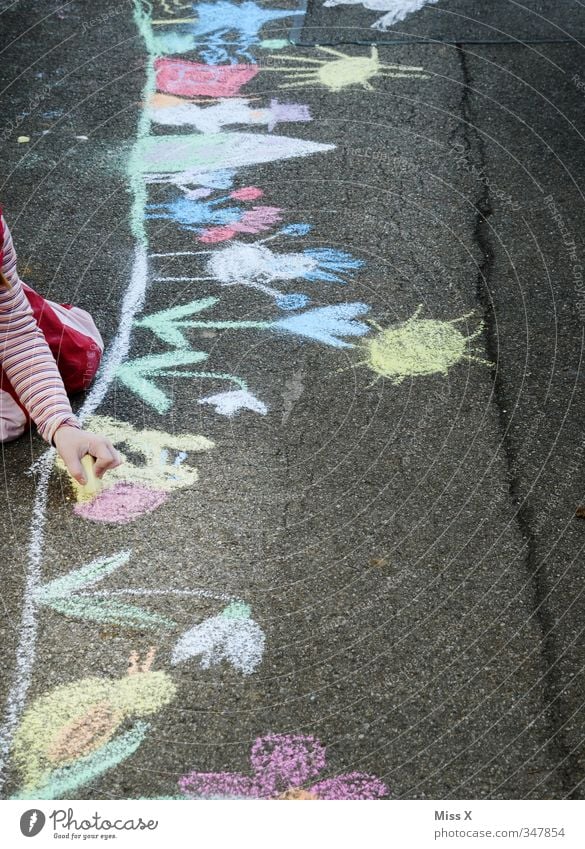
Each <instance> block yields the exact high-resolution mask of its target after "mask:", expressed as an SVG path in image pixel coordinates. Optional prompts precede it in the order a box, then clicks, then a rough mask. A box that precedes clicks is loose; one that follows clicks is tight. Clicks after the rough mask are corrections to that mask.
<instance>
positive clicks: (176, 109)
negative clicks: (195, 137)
mask: <svg viewBox="0 0 585 849" xmlns="http://www.w3.org/2000/svg"><path fill="white" fill-rule="evenodd" d="M250 103H251V101H250V100H249V99H247V98H244V97H234V98H231V99H220V100H219V101H218V102H217V103H216V104H214V105H213V106H205V107H203V106H198V105H197V104H196V103H192V102H189V101H185V100H184V99H183V98H180V97H174V96H172V95H167V94H157V95H154V97H152V98H151V100H150V104H149V109H150V117H151V119H152V120H153V121H154V122H155V123H157V124H166V125H167V126H172V127H188V126H189V127H194V128H195V129H196V130H197V131H198V132H200V133H219V132H220V131H221V130H222V128H223V127H229V126H233V125H235V124H248V125H250V126H266V127H267V128H268V131H269V132H272V131H273V130H274V128H275V127H276V126H277V125H278V124H286V123H293V122H296V121H311V120H312V119H311V113H310V111H309V107H308V106H304V105H303V104H301V103H280V101H278V100H277V99H275V98H272V100H271V101H270V106H268V107H264V108H261V107H258V106H256V107H255V106H251V105H250Z"/></svg>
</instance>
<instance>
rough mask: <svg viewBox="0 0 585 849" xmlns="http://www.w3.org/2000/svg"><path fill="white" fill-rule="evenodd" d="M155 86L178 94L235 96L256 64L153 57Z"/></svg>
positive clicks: (247, 81) (255, 71)
mask: <svg viewBox="0 0 585 849" xmlns="http://www.w3.org/2000/svg"><path fill="white" fill-rule="evenodd" d="M154 68H155V71H156V88H157V89H158V91H162V92H166V93H167V94H178V95H181V96H182V97H236V96H237V95H239V93H240V89H241V88H242V86H244V85H246V83H249V82H250V80H252V79H254V77H255V76H256V74H257V73H258V66H257V65H250V64H242V65H216V66H214V65H205V64H202V63H200V62H189V61H187V60H185V59H166V58H160V59H157V60H156V61H155V63H154Z"/></svg>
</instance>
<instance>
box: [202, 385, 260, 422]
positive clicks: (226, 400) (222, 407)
mask: <svg viewBox="0 0 585 849" xmlns="http://www.w3.org/2000/svg"><path fill="white" fill-rule="evenodd" d="M198 403H199V404H211V405H212V406H214V407H215V412H216V413H217V414H218V415H220V416H227V417H228V418H230V419H231V418H232V417H233V416H236V415H237V414H238V413H239V412H240V410H250V411H251V412H253V413H258V414H259V415H261V416H265V415H266V413H267V412H268V407H267V406H266V404H264V403H263V402H262V401H260V400H259V399H258V398H256V396H255V395H252V393H251V392H247V391H244V390H243V389H239V390H236V391H230V392H218V393H217V394H216V395H210V396H209V397H207V398H200V399H199V402H198Z"/></svg>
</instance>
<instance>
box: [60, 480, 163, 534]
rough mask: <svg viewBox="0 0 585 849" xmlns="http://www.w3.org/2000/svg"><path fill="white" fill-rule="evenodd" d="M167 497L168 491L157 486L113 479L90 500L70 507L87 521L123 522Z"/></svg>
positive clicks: (150, 510) (150, 509) (143, 512)
mask: <svg viewBox="0 0 585 849" xmlns="http://www.w3.org/2000/svg"><path fill="white" fill-rule="evenodd" d="M168 497H169V494H168V492H163V491H161V490H157V489H149V488H147V487H144V486H136V485H133V484H126V483H117V484H115V485H114V486H113V487H111V489H107V490H105V491H104V492H102V493H100V494H99V495H98V496H97V497H96V498H94V500H93V501H86V502H81V503H80V504H76V505H75V507H74V508H73V510H74V512H75V514H76V515H77V516H79V517H80V518H82V519H87V520H89V521H90V522H104V523H106V524H116V525H127V524H128V523H129V522H133V521H134V520H135V519H138V518H139V517H140V516H143V515H144V514H146V513H152V512H153V510H156V509H157V508H158V507H160V506H161V505H162V504H164V503H165V501H166V500H167V498H168Z"/></svg>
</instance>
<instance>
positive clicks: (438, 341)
mask: <svg viewBox="0 0 585 849" xmlns="http://www.w3.org/2000/svg"><path fill="white" fill-rule="evenodd" d="M421 310H422V305H421V306H419V308H418V309H417V311H416V312H415V313H414V315H413V316H411V317H410V318H409V319H408V320H407V321H403V322H401V323H400V324H396V325H394V326H392V327H387V328H386V329H384V328H383V327H380V325H378V324H376V323H375V322H373V321H370V322H369V323H370V324H371V325H372V326H373V327H374V328H375V329H376V330H377V331H378V332H377V334H376V335H375V336H373V337H372V338H371V339H366V340H364V341H363V342H362V343H361V347H363V348H364V349H365V351H366V354H367V356H366V359H365V360H362V361H361V362H359V363H357V366H363V365H365V366H368V368H369V369H371V370H372V371H373V372H374V373H375V374H377V377H376V380H375V381H374V382H377V381H378V380H380V378H383V377H386V378H389V379H390V380H391V381H392V383H394V384H398V383H402V381H403V380H404V379H405V378H406V377H422V376H423V375H429V374H447V372H448V371H449V369H450V368H452V367H453V366H454V365H457V363H459V362H461V361H462V360H472V361H473V362H476V363H481V364H482V365H486V366H492V365H493V364H492V363H490V362H488V361H487V360H484V359H481V358H480V357H477V356H475V354H474V353H472V352H470V350H469V342H470V341H471V340H472V339H476V338H477V337H478V336H479V335H480V334H481V333H482V331H483V323H480V325H479V327H478V328H477V330H475V331H474V332H473V333H472V334H471V336H464V335H463V333H461V331H460V330H458V329H457V328H456V327H454V325H455V324H458V323H459V322H460V321H465V320H466V319H468V318H471V317H472V316H473V315H474V313H468V314H467V315H463V316H461V317H460V318H455V319H452V320H451V321H438V320H437V319H419V318H418V316H419V313H420V311H421Z"/></svg>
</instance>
